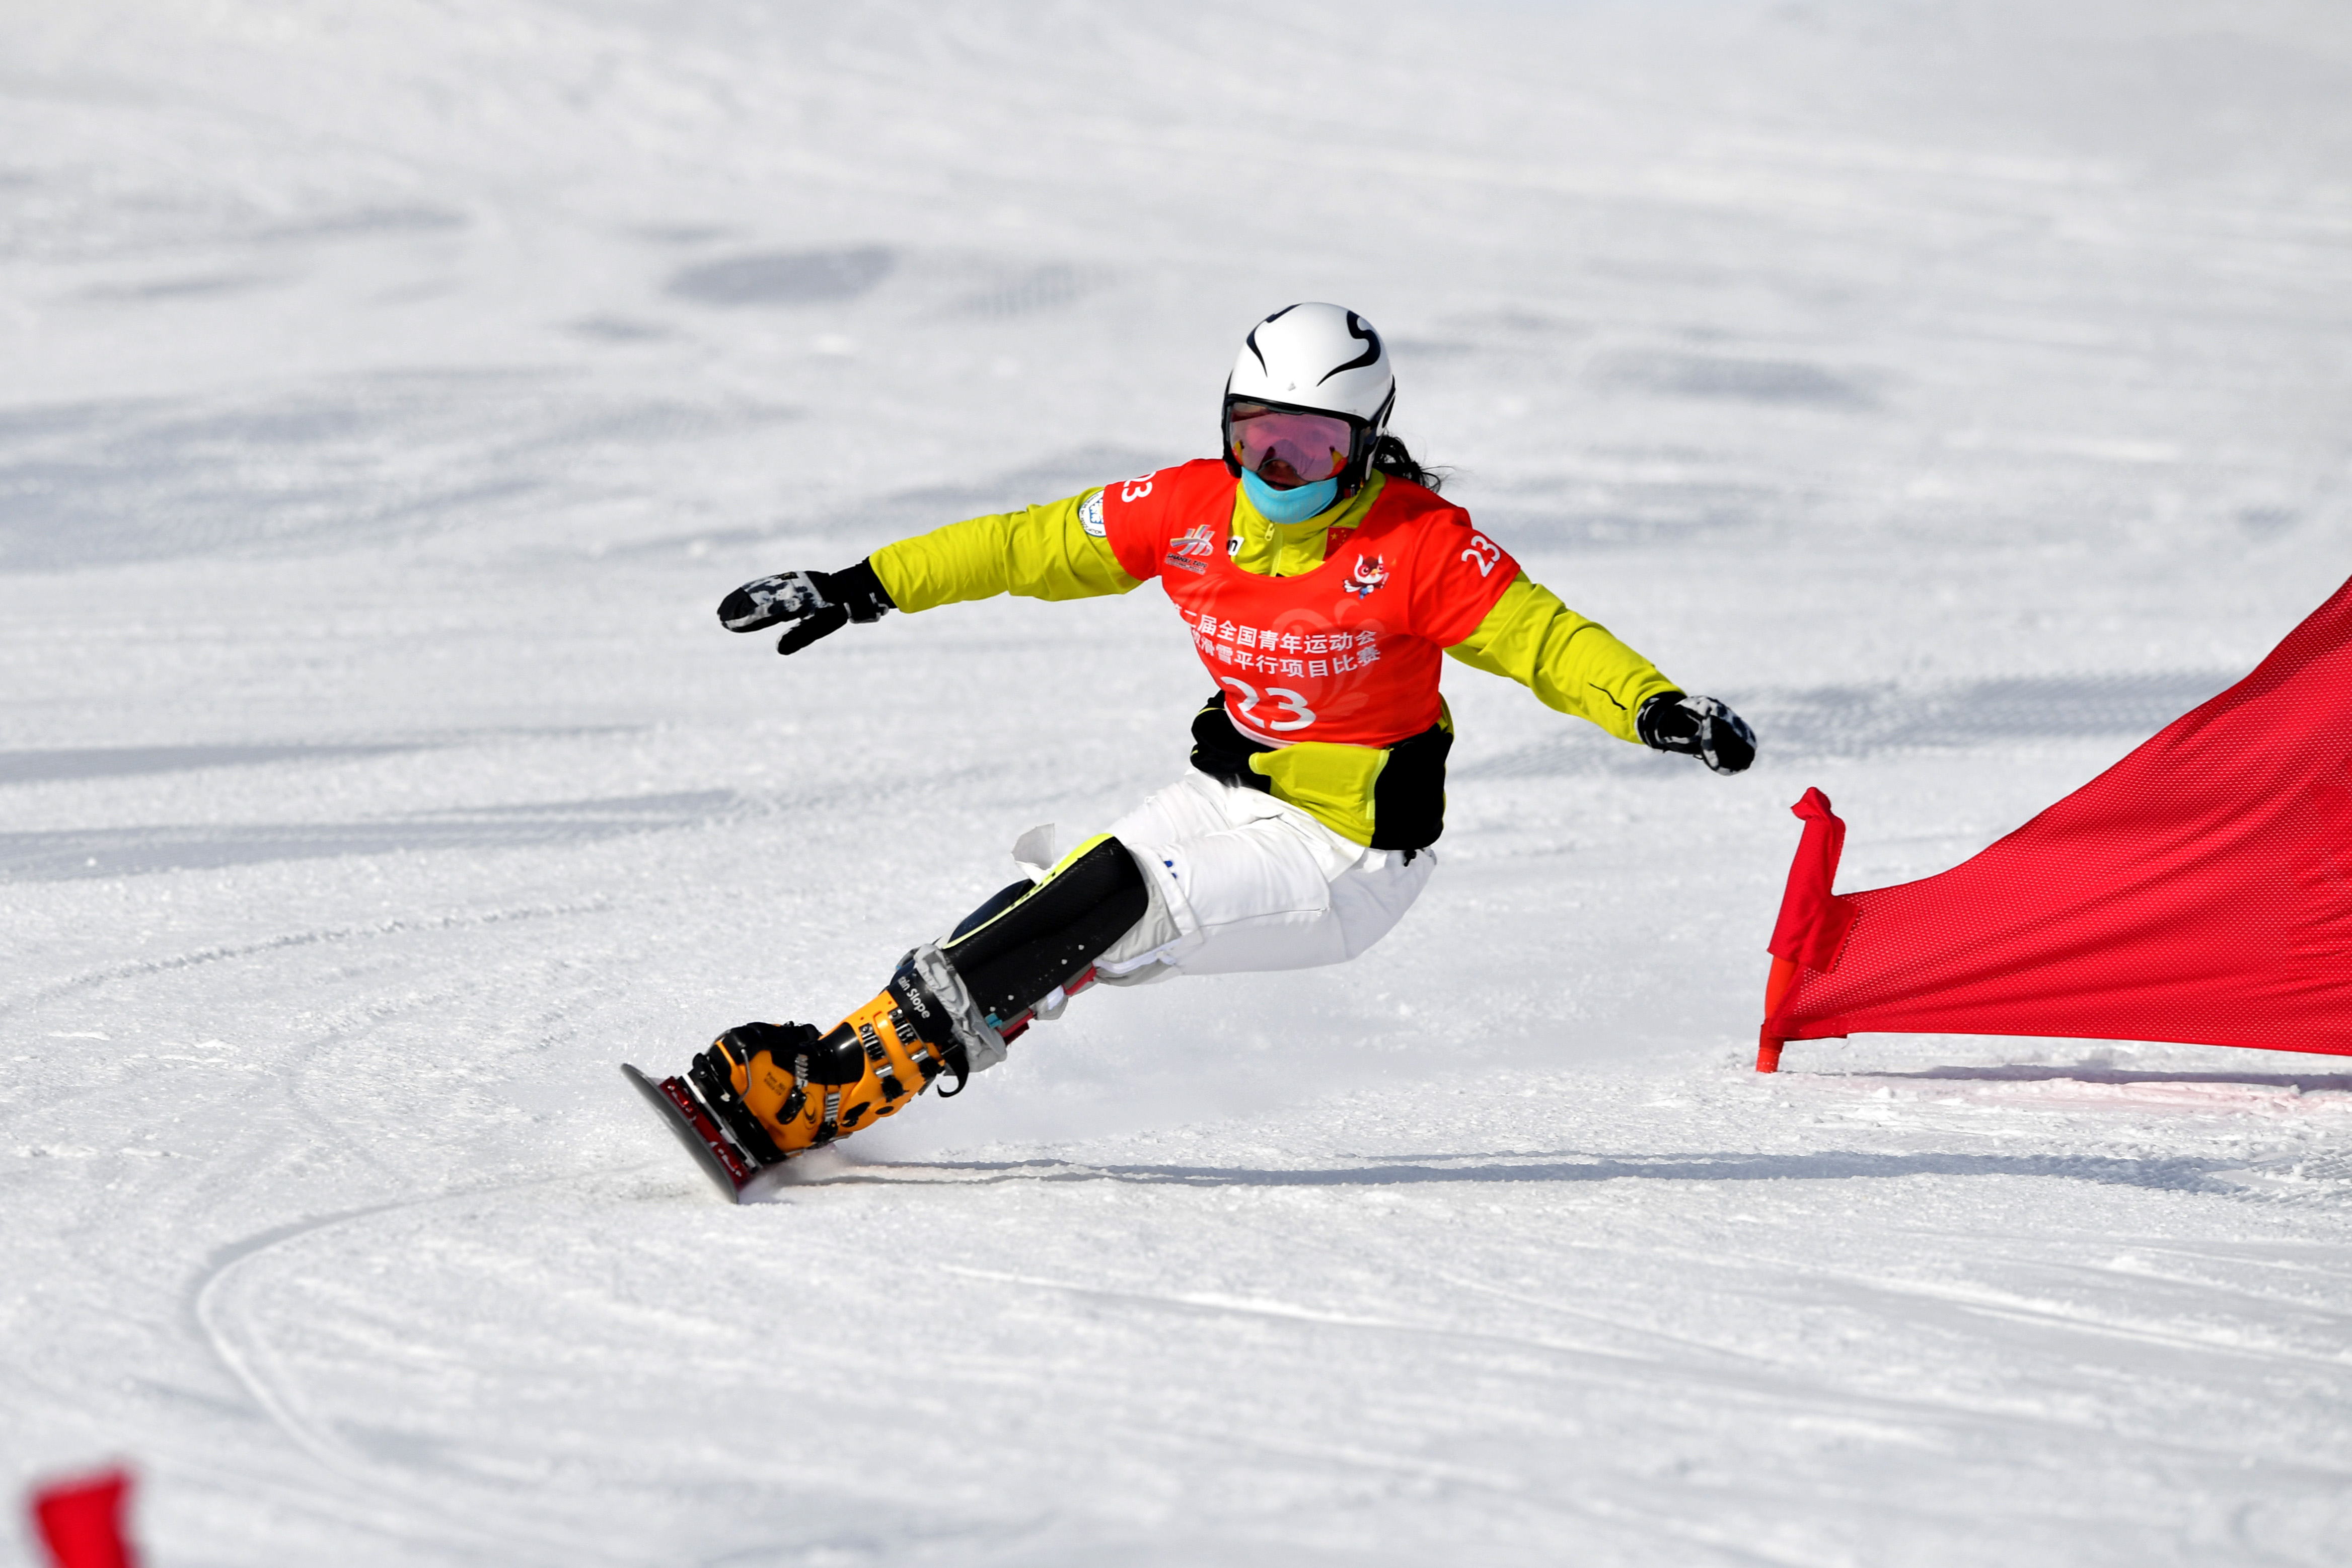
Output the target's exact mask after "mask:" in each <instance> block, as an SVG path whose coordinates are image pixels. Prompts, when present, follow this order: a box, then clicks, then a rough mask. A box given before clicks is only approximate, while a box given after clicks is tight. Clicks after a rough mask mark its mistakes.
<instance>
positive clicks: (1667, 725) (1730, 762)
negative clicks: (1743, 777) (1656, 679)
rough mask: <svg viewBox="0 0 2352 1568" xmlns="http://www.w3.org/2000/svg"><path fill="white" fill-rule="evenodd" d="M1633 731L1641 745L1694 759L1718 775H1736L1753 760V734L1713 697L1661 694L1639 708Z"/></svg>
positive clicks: (1754, 734) (1746, 724)
mask: <svg viewBox="0 0 2352 1568" xmlns="http://www.w3.org/2000/svg"><path fill="white" fill-rule="evenodd" d="M1633 728H1634V730H1635V732H1636V733H1638V734H1639V735H1640V736H1641V737H1642V744H1643V745H1644V746H1647V747H1654V749H1656V750H1659V751H1679V752H1681V753H1683V754H1684V755H1685V756H1687V757H1696V758H1698V759H1699V760H1700V761H1701V762H1704V763H1706V765H1707V766H1708V767H1709V768H1714V769H1715V770H1716V771H1717V773H1738V772H1742V771H1744V770H1745V769H1746V768H1747V767H1748V764H1749V763H1751V762H1753V761H1755V760H1756V732H1755V731H1754V730H1752V729H1750V728H1748V721H1747V720H1746V719H1744V718H1741V717H1740V716H1738V714H1736V713H1734V712H1732V711H1731V709H1730V708H1729V707H1728V706H1726V705H1724V704H1722V703H1719V702H1717V701H1716V700H1715V698H1713V697H1691V696H1685V695H1683V694H1682V693H1680V692H1660V693H1659V694H1658V695H1656V696H1654V697H1652V698H1651V699H1650V700H1649V701H1648V702H1645V703H1643V705H1642V711H1641V712H1640V713H1639V714H1638V715H1636V716H1634V719H1633Z"/></svg>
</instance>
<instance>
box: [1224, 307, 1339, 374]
mask: <svg viewBox="0 0 2352 1568" xmlns="http://www.w3.org/2000/svg"><path fill="white" fill-rule="evenodd" d="M1297 308H1298V307H1297V306H1296V305H1286V306H1284V307H1283V308H1281V309H1279V310H1277V311H1276V312H1275V313H1274V314H1273V315H1271V316H1269V317H1267V318H1266V319H1265V320H1264V321H1261V322H1259V323H1258V324H1257V327H1264V326H1266V325H1268V324H1269V323H1272V322H1276V321H1279V320H1281V319H1283V318H1284V317H1285V316H1287V315H1289V314H1290V313H1291V312H1292V311H1293V310H1296V309H1297ZM1348 319H1349V320H1350V321H1352V320H1354V319H1355V317H1353V316H1349V318H1348ZM1257 327H1253V328H1251V329H1250V333H1249V336H1248V337H1246V338H1244V339H1243V340H1242V341H1243V342H1244V343H1245V344H1247V345H1248V347H1249V351H1250V352H1251V353H1253V354H1255V355H1256V356H1257V368H1258V369H1259V370H1261V371H1265V372H1266V373H1267V374H1268V375H1272V374H1273V373H1274V372H1273V371H1271V370H1269V369H1268V368H1267V366H1266V362H1265V350H1263V349H1261V348H1259V347H1258V346H1257Z"/></svg>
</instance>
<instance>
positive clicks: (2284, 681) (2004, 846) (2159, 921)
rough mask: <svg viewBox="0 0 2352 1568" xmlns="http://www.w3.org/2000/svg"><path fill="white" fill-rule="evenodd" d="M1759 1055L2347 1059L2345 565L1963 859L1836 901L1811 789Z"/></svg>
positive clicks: (1768, 1065) (1802, 805) (1830, 840)
mask: <svg viewBox="0 0 2352 1568" xmlns="http://www.w3.org/2000/svg"><path fill="white" fill-rule="evenodd" d="M1796 812H1797V815H1798V816H1800V817H1801V818H1803V819H1805V833H1804V839H1803V841H1801V843H1800V844H1799V846H1798V849H1797V859H1796V863H1795V864H1794V865H1792V866H1790V869H1789V887H1788V892H1787V893H1786V894H1784V895H1783V897H1782V900H1781V904H1780V923H1779V925H1777V926H1776V927H1775V928H1774V930H1773V933H1772V942H1771V952H1772V956H1773V963H1772V977H1771V980H1770V982H1769V985H1768V987H1767V990H1766V996H1765V1004H1764V1014H1765V1018H1764V1029H1763V1038H1762V1041H1761V1045H1760V1049H1759V1051H1758V1054H1757V1059H1756V1070H1757V1071H1759V1072H1770V1071H1774V1070H1775V1069H1776V1068H1777V1067H1778V1066H1779V1065H1780V1044H1781V1042H1782V1041H1784V1040H1822V1039H1828V1038H1832V1037H1835V1036H1840V1035H1848V1034H1863V1033H1870V1034H1884V1033H1905V1034H1929V1033H1932V1034H2032V1035H2058V1036H2070V1037H2075V1038H2083V1039H2092V1040H2185V1041H2188V1042H2189V1043H2192V1044H2198V1045H2235V1046H2245V1047H2249V1048H2252V1049H2253V1050H2257V1051H2320V1052H2325V1053H2327V1054H2330V1055H2336V1056H2352V582H2347V583H2346V584H2345V585H2344V586H2343V587H2341V588H2339V589H2337V590H2336V594H2335V596H2334V597H2333V598H2331V599H2329V600H2328V601H2327V602H2326V604H2323V605H2321V606H2320V607H2319V609H2318V610H2317V611H2315V612H2314V613H2313V614H2312V616H2311V618H2310V619H2309V620H2307V621H2305V622H2304V623H2303V624H2302V625H2300V626H2298V627H2296V628H2295V629H2294V632H2292V633H2291V634H2290V635H2289V636H2288V637H2287V639H2286V641H2285V642H2284V643H2280V644H2279V645H2278V646H2277V647H2276V648H2275V649H2273V651H2272V653H2271V655H2270V657H2269V658H2267V659H2264V660H2263V662H2262V664H2261V666H2260V667H2259V668H2257V669H2256V670H2255V671H2254V673H2253V674H2251V675H2248V676H2247V677H2246V678H2245V679H2244V680H2242V681H2240V682H2239V683H2238V684H2237V685H2234V686H2231V688H2230V689H2229V690H2228V691H2226V692H2223V693H2222V694H2221V695H2220V696H2218V697H2215V698H2214V699H2213V700H2212V701H2210V702H2209V703H2207V704H2206V705H2205V706H2202V707H2200V708H2198V709H2197V710H2196V711H2195V712H2193V713H2190V714H2188V715H2186V716H2182V717H2181V718H2179V719H2177V720H2175V721H2174V722H2173V723H2172V724H2171V725H2169V726H2168V727H2166V728H2165V729H2164V730H2162V731H2161V732H2159V733H2158V735H2157V736H2156V737H2154V738H2153V739H2151V740H2149V741H2148V742H2147V744H2145V745H2143V746H2141V747H2139V748H2138V749H2137V750H2136V751H2134V752H2133V753H2132V754H2131V755H2130V756H2128V757H2126V758H2124V759H2123V760H2122V761H2121V762H2118V763H2116V765H2115V766H2114V767H2113V768H2108V769H2107V770H2106V771H2105V773H2102V774H2101V775H2099V777H2097V778H2096V779H2093V780H2091V782H2089V783H2088V784H2085V785H2084V786H2083V788H2082V789H2077V790H2076V791H2074V793H2073V794H2072V795H2069V796H2067V797H2066V799H2064V800H2061V801H2059V802H2058V803H2057V804H2056V805H2054V806H2053V807H2051V808H2050V809H2049V810H2046V811H2044V812H2042V814H2041V815H2040V816H2038V817H2036V818H2034V819H2033V820H2032V821H2030V822H2028V823H2026V824H2025V826H2023V827H2021V828H2020V829H2018V830H2017V831H2015V832H2013V833H2011V834H2010V835H2009V836H2008V837H2007V838H2005V839H2002V840H2001V841H1999V842H1998V843H1995V844H1994V845H1992V846H1991V847H1990V849H1987V850H1986V851H1985V852H1983V853H1981V854H1979V855H1978V856H1976V857H1975V858H1974V859H1973V860H1969V861H1966V862H1962V863H1961V864H1959V865H1957V866H1954V867H1953V868H1952V869H1951V870H1950V871H1948V872H1945V873H1942V874H1940V875H1937V876H1931V877H1927V878H1925V879H1923V880H1921V881H1918V882H1906V883H1901V884H1899V885H1897V886H1895V887H1880V888H1873V889H1871V890H1870V891H1868V892H1866V893H1853V894H1843V895H1835V894H1832V892H1831V885H1832V882H1833V881H1834V880H1835V878H1836V875H1837V861H1838V852H1839V850H1840V849H1841V848H1843V845H1844V842H1845V824H1844V823H1843V822H1842V821H1839V820H1838V818H1837V816H1836V815H1835V814H1834V813H1833V812H1832V811H1831V810H1830V802H1829V797H1827V796H1826V795H1823V794H1822V792H1821V791H1820V790H1819V789H1808V790H1806V791H1805V798H1804V799H1803V800H1800V801H1799V802H1798V803H1797V806H1796Z"/></svg>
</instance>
